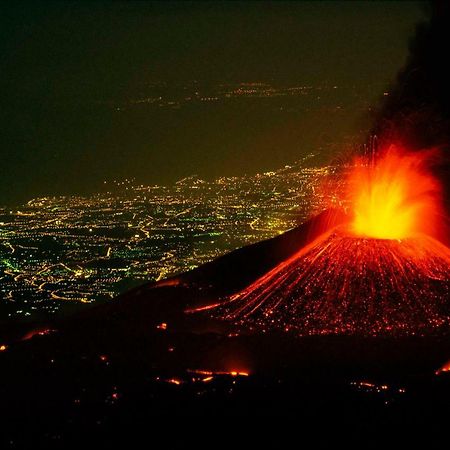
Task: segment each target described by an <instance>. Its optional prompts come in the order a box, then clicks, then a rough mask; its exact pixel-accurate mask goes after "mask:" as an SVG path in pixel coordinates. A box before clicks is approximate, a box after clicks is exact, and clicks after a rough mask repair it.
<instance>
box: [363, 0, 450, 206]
mask: <svg viewBox="0 0 450 450" xmlns="http://www.w3.org/2000/svg"><path fill="white" fill-rule="evenodd" d="M425 7H426V8H427V11H428V20H426V21H424V22H422V23H419V24H418V25H417V26H416V32H415V35H414V36H413V38H412V40H411V42H410V54H409V57H408V60H407V62H406V64H405V66H404V67H403V68H402V69H401V71H400V72H399V74H398V76H397V79H396V81H395V83H394V84H393V86H391V88H390V90H389V95H388V96H387V97H384V100H383V102H382V104H381V105H380V108H379V109H378V111H377V114H376V118H375V126H374V128H373V130H372V131H373V134H375V135H377V136H379V137H381V139H382V141H383V140H392V139H395V140H400V141H401V142H403V143H404V144H405V145H407V147H408V148H409V149H412V150H416V151H418V150H421V149H424V148H430V147H435V148H439V149H440V150H441V155H442V158H441V159H440V161H439V162H438V163H437V164H436V168H435V171H436V175H437V176H438V177H439V178H440V179H441V182H442V184H443V187H444V202H445V204H446V207H447V211H448V210H449V206H450V170H449V166H450V164H449V163H450V65H449V55H450V51H449V50H450V49H449V45H450V4H449V3H448V2H446V1H434V2H430V3H428V4H426V5H425Z"/></svg>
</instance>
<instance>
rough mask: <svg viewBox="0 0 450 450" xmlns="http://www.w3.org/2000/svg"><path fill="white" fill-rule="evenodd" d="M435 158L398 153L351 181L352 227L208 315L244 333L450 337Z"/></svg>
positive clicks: (449, 274)
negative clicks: (431, 164) (431, 161)
mask: <svg viewBox="0 0 450 450" xmlns="http://www.w3.org/2000/svg"><path fill="white" fill-rule="evenodd" d="M429 155H430V153H429V152H425V153H422V154H414V155H408V154H402V153H400V152H399V151H398V150H397V149H396V148H394V147H391V148H390V149H388V150H387V151H386V152H385V153H384V155H383V156H382V157H381V158H380V159H379V160H378V161H377V163H376V164H374V165H368V164H363V163H362V161H360V160H358V161H356V162H355V165H354V169H353V170H352V171H351V174H350V177H349V182H348V186H349V196H348V200H349V204H350V205H351V212H352V216H353V219H352V220H351V222H350V223H349V224H348V225H346V226H340V227H337V228H334V229H332V230H330V231H328V232H327V233H325V234H323V235H322V236H320V237H319V238H318V239H316V240H315V241H314V242H312V243H311V244H309V245H308V246H306V247H304V248H303V249H301V250H300V251H299V252H297V254H295V255H294V256H293V257H291V258H289V259H288V260H287V261H285V262H283V263H281V264H279V265H278V266H277V267H275V268H274V269H273V270H271V271H270V272H268V273H267V274H266V275H264V276H262V277H261V278H259V279H258V280H256V281H255V282H254V283H252V284H251V285H250V286H248V287H247V288H245V289H243V290H242V291H240V292H239V293H237V294H236V295H234V296H232V297H231V298H229V299H227V300H226V301H224V302H223V303H221V304H220V305H219V306H217V307H215V308H212V309H211V310H210V311H209V313H210V314H211V315H212V316H213V317H218V318H221V319H226V320H230V321H232V322H233V323H234V324H236V325H237V326H238V327H239V328H244V329H245V328H247V329H256V330H261V331H266V330H269V329H281V330H284V331H291V330H292V331H295V332H297V333H299V334H301V335H311V334H358V335H371V336H376V335H394V336H397V335H415V334H428V333H435V332H437V331H442V330H443V329H445V330H447V329H449V325H450V304H449V301H448V297H449V290H450V249H449V248H448V247H446V246H445V245H444V244H442V243H441V242H439V241H438V240H436V239H435V238H434V237H432V236H431V235H432V234H433V233H435V231H436V229H437V228H438V227H436V221H437V220H438V218H439V217H440V211H441V210H440V205H439V193H440V190H439V183H438V182H437V181H436V180H435V179H433V177H432V176H431V175H430V174H429V173H428V172H427V168H426V163H427V158H428V157H429Z"/></svg>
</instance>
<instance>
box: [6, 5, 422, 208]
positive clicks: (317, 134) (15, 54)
mask: <svg viewBox="0 0 450 450" xmlns="http://www.w3.org/2000/svg"><path fill="white" fill-rule="evenodd" d="M424 17H425V12H424V8H423V6H422V5H420V4H418V3H409V2H398V3H396V2H361V3H359V2H348V3H340V2H316V3H300V2H299V3H295V2H288V3H282V2H277V3H260V2H252V3H238V2H230V3H227V2H220V3H214V2H212V3H196V4H195V3H194V4H190V3H187V2H182V3H169V2H162V3H145V2H136V3H134V2H80V3H75V2H37V1H33V2H30V3H25V2H10V4H9V5H7V4H6V2H3V3H2V4H1V6H0V22H1V23H0V54H1V64H2V65H1V71H0V96H1V101H2V108H1V112H0V120H1V127H0V136H1V153H0V155H1V167H2V171H1V177H0V203H14V202H20V201H26V200H28V199H30V198H32V197H34V196H39V195H58V194H70V193H90V192H94V191H95V190H96V189H99V188H100V186H101V185H102V183H103V181H104V180H113V179H122V178H127V177H128V178H130V177H135V178H136V179H137V181H139V182H143V183H146V184H154V183H171V182H173V181H175V180H177V179H178V178H180V177H183V176H187V175H190V174H193V173H197V174H199V175H200V176H202V177H207V178H211V177H216V176H220V175H240V174H243V173H254V172H257V171H259V170H269V169H274V168H277V167H280V166H282V165H284V164H287V163H290V162H293V161H294V160H296V159H298V158H299V157H301V156H302V155H304V154H306V153H309V152H311V151H314V150H316V149H318V148H321V149H324V148H328V147H327V146H330V145H332V144H336V143H339V142H340V141H342V140H343V139H344V138H345V137H347V136H349V135H351V134H352V133H358V132H361V130H362V129H364V126H365V125H364V120H361V117H364V114H366V113H367V111H365V109H366V110H367V109H368V105H370V104H372V103H373V104H376V102H377V99H378V98H379V97H380V96H381V94H382V92H383V91H384V90H386V89H388V86H389V84H390V83H391V82H393V80H394V77H395V74H396V73H397V71H398V70H399V69H400V68H401V66H402V64H403V63H404V61H405V58H406V56H407V52H408V39H409V38H410V37H411V35H412V34H413V32H414V26H415V24H416V23H417V22H419V21H420V20H422V19H423V18H424ZM195 82H196V83H195ZM241 82H266V83H270V84H271V85H275V86H286V85H293V86H302V85H311V86H315V87H320V86H334V85H336V86H337V89H336V90H335V92H334V93H333V98H331V99H327V100H326V104H323V103H321V102H319V103H317V105H316V103H314V101H315V100H314V99H315V98H316V95H315V94H314V98H310V97H308V98H307V99H305V101H304V103H302V104H299V103H295V102H294V104H292V105H291V104H284V103H283V102H282V100H279V99H278V100H270V101H265V102H262V101H249V100H246V101H244V100H242V101H233V102H216V103H211V104H207V105H206V104H201V105H200V104H189V105H188V106H183V107H182V108H179V109H173V108H172V109H171V108H160V107H156V106H154V105H144V106H139V107H136V106H133V107H132V106H130V104H129V103H130V100H132V99H140V98H146V97H150V96H152V95H154V92H155V86H158V89H162V91H158V92H162V93H163V95H164V96H169V97H177V96H178V97H179V96H180V95H181V96H183V95H185V93H186V92H188V93H190V92H191V91H193V90H194V91H195V89H198V90H200V91H202V92H206V93H208V92H212V91H214V89H217V86H219V85H223V84H236V83H241ZM161 83H163V84H161ZM161 86H163V87H162V88H161ZM183 89H184V90H183ZM180 92H181V94H180ZM355 92H356V93H357V95H356V94H355ZM330 105H331V106H333V105H339V106H340V109H339V113H338V114H337V113H336V112H335V111H334V110H333V111H334V112H332V109H333V108H332V107H331V106H330ZM327 111H328V113H327ZM325 154H326V156H325ZM325 157H329V154H328V153H326V151H324V158H325Z"/></svg>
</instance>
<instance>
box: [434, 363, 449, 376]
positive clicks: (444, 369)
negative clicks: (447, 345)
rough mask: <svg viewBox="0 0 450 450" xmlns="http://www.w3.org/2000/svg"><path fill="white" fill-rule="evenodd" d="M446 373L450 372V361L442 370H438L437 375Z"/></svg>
mask: <svg viewBox="0 0 450 450" xmlns="http://www.w3.org/2000/svg"><path fill="white" fill-rule="evenodd" d="M445 372H450V361H447V362H446V363H445V364H444V365H443V366H442V367H441V368H440V369H438V370H436V375H440V374H441V373H445Z"/></svg>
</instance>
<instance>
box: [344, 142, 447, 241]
mask: <svg viewBox="0 0 450 450" xmlns="http://www.w3.org/2000/svg"><path fill="white" fill-rule="evenodd" d="M430 155H432V153H431V152H418V153H413V154H406V153H401V152H400V151H399V150H398V148H397V147H394V146H391V147H390V148H389V149H388V150H387V151H386V152H385V153H384V155H383V156H382V157H381V158H380V159H379V160H378V161H377V162H376V164H375V165H368V164H364V161H363V160H358V161H356V164H355V167H354V169H353V171H352V173H351V175H350V178H349V187H350V201H351V204H352V209H353V213H354V221H353V227H352V228H353V231H354V233H355V234H356V235H358V236H367V237H373V238H379V239H404V238H408V237H411V236H413V235H414V234H415V233H418V232H421V233H426V234H433V233H434V230H433V225H434V224H435V222H436V220H437V218H438V215H439V209H440V207H439V197H440V186H439V183H438V182H437V181H436V180H435V179H434V178H433V176H432V175H431V174H430V173H429V172H428V170H427V163H428V160H429V159H430Z"/></svg>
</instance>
